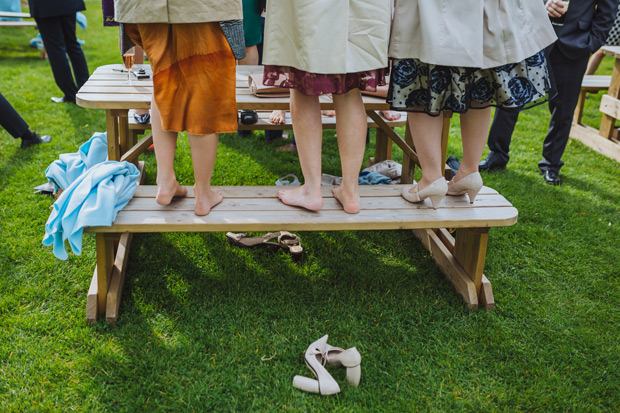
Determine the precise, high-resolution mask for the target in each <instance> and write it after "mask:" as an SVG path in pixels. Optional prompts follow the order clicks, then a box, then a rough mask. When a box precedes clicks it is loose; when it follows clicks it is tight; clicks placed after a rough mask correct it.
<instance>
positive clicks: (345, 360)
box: [293, 335, 362, 396]
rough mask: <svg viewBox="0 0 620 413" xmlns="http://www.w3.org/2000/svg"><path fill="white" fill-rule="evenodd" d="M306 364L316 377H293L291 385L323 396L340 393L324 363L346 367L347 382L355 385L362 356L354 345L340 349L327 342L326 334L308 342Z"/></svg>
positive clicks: (358, 376) (359, 375)
mask: <svg viewBox="0 0 620 413" xmlns="http://www.w3.org/2000/svg"><path fill="white" fill-rule="evenodd" d="M305 361H306V366H308V368H309V369H310V371H311V372H312V373H313V374H314V376H315V377H316V379H312V378H309V377H304V376H295V377H294V378H293V387H295V388H296V389H299V390H302V391H305V392H308V393H319V394H321V395H323V396H327V395H330V394H336V393H340V386H339V385H338V383H337V382H336V380H334V378H333V377H332V376H331V374H329V373H328V372H327V370H326V369H325V364H329V365H330V366H334V367H345V368H346V369H347V382H348V383H349V384H350V385H351V386H353V387H357V386H359V384H360V378H361V375H362V370H361V366H360V365H361V363H362V356H361V355H360V353H359V352H358V351H357V349H356V348H355V347H351V348H350V349H347V350H345V349H342V348H340V347H333V346H331V345H329V344H327V335H324V336H323V337H321V338H320V339H318V340H317V341H315V342H314V343H312V344H310V346H309V347H308V349H307V350H306V354H305Z"/></svg>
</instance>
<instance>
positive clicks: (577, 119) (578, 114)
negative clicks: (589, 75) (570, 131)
mask: <svg viewBox="0 0 620 413" xmlns="http://www.w3.org/2000/svg"><path fill="white" fill-rule="evenodd" d="M587 96H588V92H586V91H585V90H582V91H581V92H579V99H578V100H577V106H575V112H574V114H573V123H576V124H581V118H582V117H583V108H584V106H585V104H586V98H587Z"/></svg>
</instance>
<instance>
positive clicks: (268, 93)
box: [248, 73, 290, 98]
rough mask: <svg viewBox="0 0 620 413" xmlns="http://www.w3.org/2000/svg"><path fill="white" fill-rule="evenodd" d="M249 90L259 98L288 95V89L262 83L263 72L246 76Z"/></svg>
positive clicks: (284, 96)
mask: <svg viewBox="0 0 620 413" xmlns="http://www.w3.org/2000/svg"><path fill="white" fill-rule="evenodd" d="M248 83H249V84H250V92H252V94H253V95H254V96H256V97H259V98H286V97H288V96H289V95H290V89H289V88H286V87H280V86H265V85H263V74H262V73H260V74H253V75H250V76H248Z"/></svg>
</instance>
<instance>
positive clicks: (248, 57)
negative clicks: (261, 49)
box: [239, 46, 258, 66]
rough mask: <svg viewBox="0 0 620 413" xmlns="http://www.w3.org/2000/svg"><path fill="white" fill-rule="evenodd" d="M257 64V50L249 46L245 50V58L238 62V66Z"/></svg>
mask: <svg viewBox="0 0 620 413" xmlns="http://www.w3.org/2000/svg"><path fill="white" fill-rule="evenodd" d="M257 64H258V48H257V47H256V46H250V47H246V48H245V57H244V58H243V59H241V60H239V66H247V65H257Z"/></svg>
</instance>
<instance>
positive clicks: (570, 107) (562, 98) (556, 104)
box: [538, 48, 588, 179]
mask: <svg viewBox="0 0 620 413" xmlns="http://www.w3.org/2000/svg"><path fill="white" fill-rule="evenodd" d="M549 62H550V63H551V69H552V70H553V76H554V79H555V84H556V87H557V92H558V95H557V96H556V98H555V99H552V100H550V101H549V112H551V121H550V122H549V131H548V132H547V136H546V138H545V141H544V143H543V151H542V154H543V160H541V161H540V162H539V163H538V168H539V169H540V171H541V172H542V173H543V174H544V173H545V171H552V172H554V173H555V174H557V173H559V171H560V168H561V167H562V165H564V162H562V155H563V154H564V149H566V144H567V142H568V135H569V133H570V129H571V125H572V122H573V113H574V111H575V107H576V106H577V101H578V100H579V91H580V90H581V81H582V79H583V75H584V73H585V71H586V67H587V65H588V58H587V57H585V58H583V59H579V60H570V59H567V58H566V57H564V55H562V54H561V53H560V52H559V50H558V49H557V48H556V49H554V50H553V51H552V52H551V54H550V55H549ZM545 179H546V178H545Z"/></svg>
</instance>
